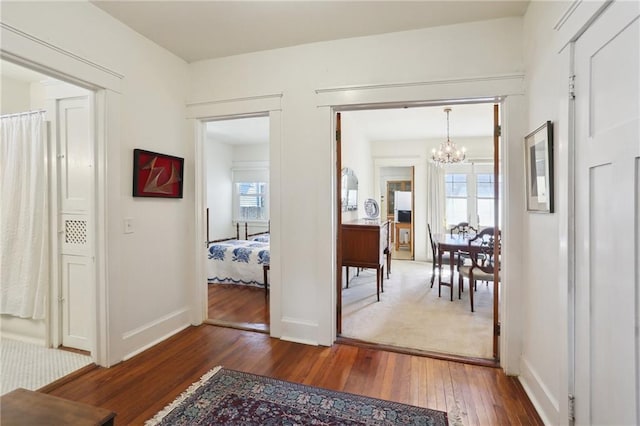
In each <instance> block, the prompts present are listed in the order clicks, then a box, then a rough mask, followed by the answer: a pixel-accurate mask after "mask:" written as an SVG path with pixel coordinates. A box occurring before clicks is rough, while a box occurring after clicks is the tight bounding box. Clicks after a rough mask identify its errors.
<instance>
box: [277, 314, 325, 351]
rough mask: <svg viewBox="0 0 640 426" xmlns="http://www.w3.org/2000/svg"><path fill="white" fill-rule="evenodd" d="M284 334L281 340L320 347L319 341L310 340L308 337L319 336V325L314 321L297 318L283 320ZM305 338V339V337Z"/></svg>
mask: <svg viewBox="0 0 640 426" xmlns="http://www.w3.org/2000/svg"><path fill="white" fill-rule="evenodd" d="M281 324H282V328H281V330H282V334H281V336H280V339H281V340H287V341H289V342H295V343H302V344H305V345H313V346H318V342H317V340H316V341H314V340H310V339H309V338H308V337H306V336H317V335H318V323H317V322H313V321H305V320H301V319H297V318H290V317H284V318H282V322H281ZM303 336H305V337H303Z"/></svg>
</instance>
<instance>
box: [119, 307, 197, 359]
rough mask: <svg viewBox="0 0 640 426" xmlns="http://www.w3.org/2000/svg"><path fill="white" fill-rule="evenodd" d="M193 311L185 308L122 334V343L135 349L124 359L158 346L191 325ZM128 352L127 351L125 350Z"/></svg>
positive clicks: (124, 357)
mask: <svg viewBox="0 0 640 426" xmlns="http://www.w3.org/2000/svg"><path fill="white" fill-rule="evenodd" d="M190 314H191V310H190V309H189V308H183V309H180V310H177V311H174V312H171V313H169V314H167V315H165V316H163V317H161V318H158V319H157V320H155V321H152V322H150V323H147V324H145V325H143V326H141V327H138V328H136V329H134V330H131V331H128V332H126V333H123V334H122V343H123V345H124V346H125V347H127V348H133V349H131V350H130V352H128V353H127V354H126V355H124V356H123V357H122V361H126V360H128V359H130V358H132V357H134V356H136V355H138V354H139V353H141V352H144V351H145V350H147V349H149V348H150V347H152V346H154V345H157V344H158V343H160V342H162V341H163V340H166V339H168V338H169V337H171V336H173V335H174V334H176V333H179V332H180V331H182V330H184V329H185V328H187V327H189V326H190V325H191V315H190ZM125 350H126V349H125Z"/></svg>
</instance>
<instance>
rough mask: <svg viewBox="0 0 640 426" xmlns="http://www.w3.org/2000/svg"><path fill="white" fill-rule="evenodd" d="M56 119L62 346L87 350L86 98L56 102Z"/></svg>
mask: <svg viewBox="0 0 640 426" xmlns="http://www.w3.org/2000/svg"><path fill="white" fill-rule="evenodd" d="M56 115H57V125H56V128H57V132H56V133H57V136H58V147H59V149H58V153H59V155H58V160H59V171H60V177H59V182H60V184H59V185H58V188H59V191H58V193H59V194H58V197H59V212H58V214H59V221H60V225H59V229H60V231H61V232H60V280H61V291H60V298H59V303H60V312H61V318H60V320H61V324H62V327H61V328H62V344H63V345H64V346H67V347H71V348H77V349H84V350H90V349H91V345H90V343H91V341H90V326H91V309H90V306H91V303H90V300H91V297H92V296H91V295H92V290H91V289H92V288H93V286H94V285H95V284H94V283H95V280H94V278H93V277H94V274H93V262H94V261H93V245H92V237H93V235H92V233H91V230H92V229H93V227H92V226H91V220H90V219H91V205H92V195H93V192H94V191H93V149H92V146H93V144H92V140H91V129H90V118H89V98H88V96H81V97H73V98H65V99H60V100H58V101H57V114H56Z"/></svg>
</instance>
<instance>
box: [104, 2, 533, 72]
mask: <svg viewBox="0 0 640 426" xmlns="http://www.w3.org/2000/svg"><path fill="white" fill-rule="evenodd" d="M91 3H93V4H94V5H96V6H97V7H99V8H100V9H102V10H104V11H105V12H106V13H108V14H110V15H112V16H113V17H115V18H116V19H118V20H119V21H121V22H123V23H124V24H125V25H127V26H129V27H131V28H132V29H133V30H135V31H137V32H138V33H140V34H142V35H144V36H145V37H147V38H148V39H150V40H152V41H153V42H155V43H156V44H158V45H160V46H163V47H164V48H165V49H167V50H169V51H171V52H173V53H174V54H175V55H177V56H179V57H181V58H182V59H184V60H185V61H187V62H194V61H199V60H203V59H211V58H218V57H224V56H231V55H238V54H242V53H249V52H256V51H261V50H269V49H277V48H282V47H288V46H296V45H300V44H305V43H313V42H319V41H327V40H337V39H342V38H349V37H360V36H367V35H373V34H383V33H389V32H397V31H407V30H414V29H418V28H426V27H434V26H441V25H451V24H458V23H464V22H471V21H481V20H487V19H497V18H504V17H510V16H523V15H524V13H525V12H526V9H527V6H528V4H529V0H497V1H486V0H467V1H462V0H440V1H436V0H426V1H425V0H422V1H420V0H418V1H375V0H374V1H368V0H364V1H363V0H360V1H340V0H339V1H331V0H324V1H271V0H263V1H238V0H236V1H217V0H212V1H206V0H205V1H176V0H173V1H121V0H91Z"/></svg>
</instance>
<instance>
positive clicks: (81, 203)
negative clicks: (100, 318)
mask: <svg viewBox="0 0 640 426" xmlns="http://www.w3.org/2000/svg"><path fill="white" fill-rule="evenodd" d="M1 69H2V82H3V96H2V101H3V102H2V111H1V112H2V115H3V125H10V122H9V121H7V122H5V121H4V119H5V118H6V119H8V120H13V119H18V118H19V119H20V120H21V122H23V123H24V119H25V118H27V117H35V116H36V115H41V116H42V120H43V121H42V123H43V127H42V135H43V137H42V139H39V141H38V142H36V140H35V139H33V136H34V135H33V134H32V135H31V138H30V139H29V142H28V144H29V145H30V146H32V147H33V146H36V145H42V147H43V148H42V152H41V154H42V159H41V160H42V162H43V164H46V166H43V168H44V170H46V173H45V174H44V178H43V179H42V180H40V181H38V182H39V183H37V182H35V181H33V182H32V185H33V186H32V185H31V184H30V185H29V187H30V188H31V189H32V191H33V197H31V198H32V199H36V198H37V199H41V200H42V203H44V204H42V205H41V206H40V208H38V209H37V211H39V212H41V214H42V217H40V219H37V217H36V216H37V214H38V213H37V212H36V211H35V210H34V209H33V208H28V210H25V211H24V212H18V215H19V216H20V217H30V218H31V219H30V220H33V221H34V222H33V223H43V224H44V225H43V228H42V229H41V230H40V231H39V234H40V235H41V236H44V238H42V246H41V247H40V248H38V253H40V254H41V256H42V258H41V261H40V262H39V263H38V265H39V266H38V267H35V265H33V266H34V268H35V270H39V271H40V273H39V274H40V276H46V279H45V281H46V283H45V288H43V292H42V293H36V294H43V298H42V299H39V298H37V297H35V299H34V300H31V301H30V302H28V303H29V304H32V306H34V312H33V313H32V314H29V315H27V317H26V318H25V317H24V315H21V316H20V317H18V316H14V315H13V314H12V313H11V312H9V311H7V312H5V313H4V314H3V315H2V335H3V338H9V339H11V341H12V343H11V344H12V345H23V346H21V347H23V348H24V351H25V352H24V353H25V354H28V356H31V354H35V353H38V354H40V355H38V356H37V357H34V359H36V360H37V361H36V362H34V364H33V365H34V368H35V370H36V371H38V370H39V369H40V368H41V367H42V374H37V376H38V377H39V378H42V379H44V380H45V381H47V383H48V381H49V380H56V379H58V378H60V377H61V376H63V375H65V374H68V373H70V372H71V371H73V370H75V369H76V368H77V367H78V366H80V367H82V366H84V365H87V364H88V363H90V362H92V360H93V359H95V358H96V353H95V330H94V328H95V326H96V309H95V305H94V304H92V303H88V301H91V300H95V299H94V295H95V292H96V269H95V266H94V265H95V263H96V262H95V256H96V248H95V241H96V228H95V227H94V226H93V224H94V223H95V213H94V212H95V209H96V206H95V201H94V194H96V192H97V191H96V180H95V172H94V170H95V169H96V168H95V164H96V156H95V140H96V137H95V135H94V130H93V129H95V124H94V119H93V118H92V117H94V113H95V107H94V100H95V96H94V92H93V91H91V90H88V89H85V88H82V87H78V86H76V85H73V84H70V83H66V82H63V81H61V80H57V79H54V78H51V77H49V76H47V75H45V74H41V73H39V72H35V71H33V70H31V69H28V68H26V67H23V66H20V65H17V64H14V63H12V62H9V61H5V60H2V66H1ZM3 142H7V143H14V142H16V141H14V140H7V141H3ZM22 142H26V140H22ZM34 152H35V151H34ZM7 161H11V162H12V164H14V163H15V164H17V163H16V161H17V159H14V160H9V159H7ZM32 166H33V164H32ZM31 176H33V174H32V175H31ZM5 178H7V176H5ZM25 185H27V184H26V183H25ZM5 196H8V194H6V193H4V192H3V197H5ZM18 204H22V203H18V202H16V203H13V205H18ZM3 206H4V207H3V216H4V217H5V219H7V218H8V217H9V218H10V217H11V216H13V215H14V214H15V213H16V212H15V211H14V210H9V206H10V205H9V204H4V205H3ZM7 223H8V222H5V221H3V227H4V226H5V225H6V224H7ZM45 223H46V224H45ZM19 229H20V230H21V232H22V231H24V232H27V230H28V228H22V227H20V228H19ZM3 232H4V231H3ZM18 238H20V239H22V240H23V241H24V240H30V241H34V240H33V239H32V238H31V237H28V236H27V235H24V234H19V235H18ZM5 253H7V254H8V255H9V256H21V258H23V259H24V258H28V256H26V255H24V254H18V253H20V252H19V251H18V250H17V248H16V250H7V251H6V252H5ZM3 260H5V261H7V263H6V264H7V265H15V264H19V263H20V262H15V261H12V260H11V258H9V259H8V260H7V258H4V259H3ZM25 294H28V293H25ZM31 294H33V293H31ZM44 295H46V296H44ZM38 312H41V314H38ZM45 348H53V349H57V348H62V349H64V350H65V351H66V350H73V352H74V353H71V352H65V353H60V352H58V351H52V350H51V349H46V350H45ZM48 354H51V356H49V355H48ZM52 357H53V358H54V359H57V360H58V361H56V363H59V366H60V368H57V367H56V368H51V365H53V364H51V362H50V360H51V359H52ZM3 361H7V360H5V359H3ZM67 361H68V362H69V363H68V364H67ZM16 371H18V370H16ZM55 372H58V373H59V375H56V374H55ZM52 374H53V375H52ZM16 379H17V380H18V381H17V382H15V383H18V385H20V383H19V380H20V377H16ZM38 383H39V385H40V386H42V385H45V384H47V383H44V382H42V381H39V382H38Z"/></svg>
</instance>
